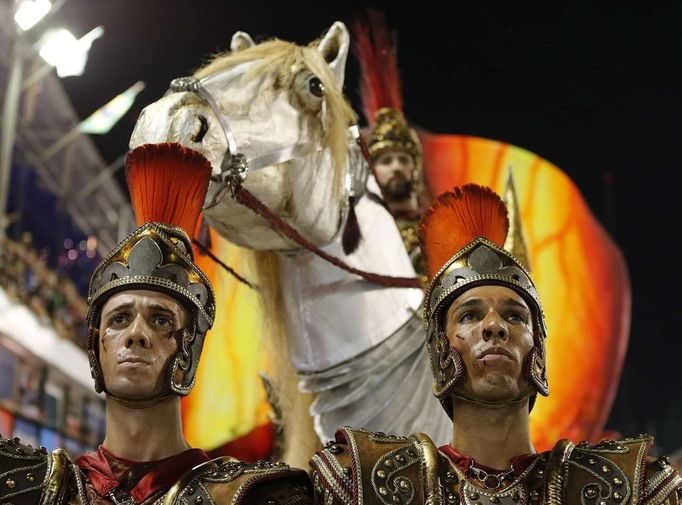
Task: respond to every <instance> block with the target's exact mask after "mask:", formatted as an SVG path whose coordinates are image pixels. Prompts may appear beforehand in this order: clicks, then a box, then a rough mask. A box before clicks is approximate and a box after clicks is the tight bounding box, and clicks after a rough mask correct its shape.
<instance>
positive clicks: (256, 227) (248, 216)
mask: <svg viewBox="0 0 682 505" xmlns="http://www.w3.org/2000/svg"><path fill="white" fill-rule="evenodd" d="M348 49H349V34H348V30H347V29H346V27H345V25H344V24H343V23H340V22H337V23H334V25H333V26H332V27H331V28H330V29H329V30H328V31H327V33H326V34H325V35H324V36H323V37H322V38H321V39H320V40H319V41H316V42H313V43H312V44H310V45H309V46H307V47H303V46H298V45H296V44H292V43H289V42H284V41H281V40H276V39H275V40H271V41H267V42H263V43H260V44H255V43H254V41H253V39H252V38H251V37H250V36H249V35H248V34H246V33H244V32H237V33H236V34H235V35H234V36H233V38H232V43H231V51H230V52H229V53H226V54H223V55H218V56H217V57H215V58H214V59H213V60H212V61H211V62H210V63H209V64H207V65H206V66H204V67H202V68H201V69H199V70H198V71H197V72H196V73H195V74H194V76H192V77H188V78H181V79H176V80H174V81H173V83H172V84H171V89H170V90H169V92H168V93H167V94H166V95H165V96H164V97H163V98H161V99H160V100H158V101H156V102H154V103H153V104H151V105H149V106H147V107H146V108H145V109H144V110H143V111H142V113H141V115H140V117H139V119H138V121H137V124H136V126H135V130H134V132H133V134H132V137H131V140H130V147H131V149H133V148H135V147H138V146H140V145H142V144H150V143H159V142H177V143H180V144H182V145H184V146H186V147H189V148H190V149H193V150H195V151H197V152H199V153H201V154H202V155H203V156H205V157H206V158H207V159H208V160H209V161H210V163H211V165H212V167H213V174H212V182H211V184H210V186H209V191H208V195H207V198H206V202H205V208H204V215H205V216H206V218H207V220H208V222H209V224H210V225H211V226H212V227H213V228H214V229H215V230H216V231H217V232H218V233H219V234H220V235H222V236H223V237H225V238H226V239H228V240H229V241H231V242H233V243H235V244H237V245H241V246H244V247H249V248H252V249H257V250H287V249H293V248H296V247H298V244H295V243H294V242H292V241H290V240H289V239H287V238H285V237H283V236H282V235H281V234H279V233H278V232H277V231H275V230H274V229H273V228H272V227H271V225H270V223H269V222H268V221H266V220H265V219H263V218H262V217H260V216H259V215H257V214H256V213H254V212H253V211H251V210H250V209H248V208H246V207H244V206H242V205H240V204H239V203H237V202H236V201H235V199H234V198H232V197H231V196H232V195H231V192H232V190H233V189H234V184H235V183H238V184H243V186H244V188H245V189H247V190H248V191H249V192H251V193H252V194H254V195H255V196H256V198H258V199H259V200H260V201H261V202H263V203H264V204H265V205H266V206H267V207H268V208H269V209H271V210H272V211H273V212H274V213H275V214H276V215H278V216H279V217H281V218H282V219H283V220H284V221H286V222H287V223H288V224H290V225H292V226H293V227H294V228H296V229H297V231H299V233H300V234H301V235H302V236H303V237H304V238H305V239H307V240H308V241H310V242H312V243H313V244H315V245H318V246H319V245H324V244H327V243H329V242H331V241H332V239H333V238H334V237H335V236H336V235H337V233H338V232H339V231H340V229H341V227H342V226H343V223H344V220H345V217H346V211H347V209H348V199H349V193H351V192H352V191H353V188H352V187H351V186H352V184H351V181H353V180H354V178H353V177H351V175H352V171H353V170H355V169H357V167H358V160H359V158H360V157H359V155H358V153H359V148H358V147H357V143H356V142H355V139H354V138H353V135H352V132H353V131H354V129H353V128H349V127H351V126H352V125H353V124H354V122H355V114H354V113H353V111H352V109H351V108H350V106H349V105H348V103H347V101H346V100H345V98H344V96H343V93H342V87H343V81H344V70H345V64H346V57H347V55H348Z"/></svg>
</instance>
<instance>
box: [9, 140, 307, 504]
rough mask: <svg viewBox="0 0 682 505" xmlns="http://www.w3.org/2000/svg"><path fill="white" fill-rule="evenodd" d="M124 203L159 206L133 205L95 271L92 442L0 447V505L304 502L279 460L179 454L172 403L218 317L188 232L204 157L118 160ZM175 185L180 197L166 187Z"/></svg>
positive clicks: (143, 153) (168, 148)
mask: <svg viewBox="0 0 682 505" xmlns="http://www.w3.org/2000/svg"><path fill="white" fill-rule="evenodd" d="M127 170H128V174H127V175H128V179H129V183H132V185H131V195H132V197H133V204H134V206H135V205H136V197H138V196H139V194H138V193H139V192H140V191H155V192H159V193H158V194H161V195H163V196H164V197H163V198H157V199H156V200H151V201H156V202H157V203H158V204H159V208H153V207H154V206H153V204H152V205H147V206H146V207H145V208H142V209H141V208H140V206H139V204H138V205H137V206H136V209H135V210H136V214H137V218H138V223H140V222H142V223H144V224H142V226H140V227H139V228H138V229H136V230H135V231H134V232H133V233H132V234H130V235H129V236H128V237H127V238H126V239H124V240H123V241H122V242H121V243H120V244H118V246H116V248H114V250H113V251H111V253H110V254H109V256H107V258H105V259H104V260H103V261H102V262H101V263H100V265H99V266H98V267H97V269H96V270H95V273H94V274H93V276H92V280H91V282H90V289H89V296H88V303H89V312H88V317H87V322H88V331H89V342H88V356H89V358H90V367H91V373H92V376H93V378H94V380H95V389H96V390H97V392H100V393H104V394H105V395H106V412H107V426H106V435H105V438H104V441H103V443H102V445H101V446H100V447H99V449H98V450H97V451H95V452H93V453H88V454H85V455H83V456H81V457H80V458H78V459H77V460H76V461H75V463H72V462H71V461H70V460H69V457H68V456H67V454H66V453H65V452H64V451H63V450H61V449H57V450H55V451H52V452H50V453H48V452H47V451H45V450H44V449H34V448H32V447H30V446H27V445H23V444H21V442H20V441H19V440H17V439H14V440H5V439H0V476H1V478H0V503H2V504H10V503H11V504H13V505H20V504H27V505H28V504H31V505H35V504H41V505H48V504H49V505H52V504H55V505H56V504H64V505H66V504H69V505H75V504H79V505H86V504H90V505H100V504H101V505H104V504H106V505H123V504H125V505H141V504H144V505H151V504H155V505H156V504H158V505H162V504H163V505H171V504H177V505H180V504H205V505H208V504H228V503H229V504H241V503H244V504H252V503H253V504H270V503H287V504H296V505H304V504H307V503H311V493H310V486H309V480H308V476H307V475H306V473H305V472H303V471H302V470H294V469H290V468H289V467H288V466H287V465H285V464H281V463H270V462H265V461H261V462H259V463H255V464H245V463H242V462H240V461H237V460H235V459H234V458H230V457H222V458H217V459H214V460H211V459H209V457H208V456H207V455H206V454H205V453H204V452H203V451H202V450H200V449H193V448H191V447H190V446H189V444H188V443H187V441H186V440H185V438H184V436H183V433H182V418H181V412H180V399H181V397H183V396H185V395H187V394H188V393H189V392H190V390H191V389H192V386H193V385H194V381H195V376H196V372H197V366H198V363H199V356H200V354H201V350H202V347H203V342H204V337H205V336H206V332H207V331H208V330H209V329H210V328H211V326H212V324H213V321H214V317H215V310H216V301H215V295H214V293H213V288H212V287H211V284H210V282H209V281H208V279H207V278H206V276H205V275H204V274H203V273H202V271H201V270H200V269H199V268H198V267H197V265H196V264H195V263H194V256H193V252H192V242H191V240H190V235H189V234H188V233H192V232H193V231H194V229H195V227H196V222H197V218H198V216H199V211H200V209H201V204H202V203H203V198H204V195H205V193H206V188H207V186H208V177H209V176H210V172H211V167H210V164H208V162H207V161H206V160H205V159H200V158H197V157H196V156H195V155H194V154H193V153H192V152H190V151H189V150H187V149H185V148H183V147H181V146H179V145H171V144H163V145H160V146H142V147H141V148H138V149H137V150H135V151H133V152H132V153H131V154H130V155H129V157H128V165H127ZM177 177H181V178H183V179H186V180H185V184H184V185H183V186H182V193H179V192H178V193H177V194H171V193H169V192H168V191H166V192H164V191H163V188H164V184H165V183H164V179H166V180H170V179H174V178H177Z"/></svg>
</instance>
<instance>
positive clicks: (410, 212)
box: [354, 10, 430, 281]
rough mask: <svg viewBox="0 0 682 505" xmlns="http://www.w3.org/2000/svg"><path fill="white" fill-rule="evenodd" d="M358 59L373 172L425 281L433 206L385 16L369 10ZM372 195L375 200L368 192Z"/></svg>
mask: <svg viewBox="0 0 682 505" xmlns="http://www.w3.org/2000/svg"><path fill="white" fill-rule="evenodd" d="M354 40H355V45H354V48H355V53H356V56H357V58H358V61H359V63H360V69H361V73H362V86H361V90H360V95H361V98H362V106H363V109H364V113H365V117H366V118H367V121H368V122H369V127H370V128H369V134H368V136H367V139H366V143H367V151H368V153H369V157H370V160H371V164H372V171H373V173H374V177H375V179H376V182H377V184H378V186H379V192H380V193H381V200H382V203H383V204H384V205H385V206H386V208H387V209H388V211H389V212H390V213H391V215H392V216H393V217H394V218H395V221H396V225H397V226H398V229H399V230H400V234H401V236H402V238H403V243H404V244H405V249H406V250H407V252H408V254H409V255H410V258H411V260H412V264H413V266H414V267H415V270H416V272H417V274H418V275H419V276H420V277H421V278H422V280H424V281H425V280H426V275H425V271H424V263H423V260H422V257H421V253H420V251H419V240H418V237H417V228H418V226H419V218H420V217H421V214H422V212H423V211H424V209H425V208H426V206H427V205H428V201H429V198H430V197H429V195H428V192H427V191H426V188H425V185H424V179H423V171H422V145H421V142H420V140H419V137H418V136H417V132H415V130H414V129H413V128H411V127H410V126H409V124H408V122H407V120H406V119H405V116H404V114H403V112H402V107H403V103H402V102H403V101H402V94H401V90H400V76H399V72H398V61H397V43H396V38H395V34H394V33H389V31H388V28H387V26H386V20H385V18H384V15H383V13H381V12H380V11H375V10H369V11H368V13H367V23H366V24H363V23H361V22H359V21H358V22H356V23H355V26H354ZM368 189H369V195H370V197H372V195H374V193H373V191H372V189H373V188H372V187H371V186H369V187H368Z"/></svg>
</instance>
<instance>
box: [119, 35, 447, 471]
mask: <svg viewBox="0 0 682 505" xmlns="http://www.w3.org/2000/svg"><path fill="white" fill-rule="evenodd" d="M231 49H232V51H231V53H228V54H226V55H222V56H219V57H217V58H216V59H214V60H213V61H212V62H211V63H210V64H208V65H207V66H205V67H204V68H202V69H200V70H199V71H198V72H197V73H196V74H195V76H194V77H191V78H181V79H176V80H175V81H174V82H173V83H172V85H171V90H170V91H169V93H167V95H166V96H165V97H163V98H162V99H160V100H159V101H157V102H155V103H153V104H151V105H149V106H148V107H147V108H145V110H144V111H143V112H142V114H141V115H140V118H139V120H138V123H137V125H136V127H135V130H134V132H133V135H132V138H131V141H130V147H131V149H133V148H136V147H138V146H141V145H143V144H150V143H162V142H175V143H179V144H182V145H184V146H186V147H188V148H191V149H192V150H195V151H197V152H199V153H201V154H202V155H203V156H205V157H206V158H207V159H208V160H209V161H210V163H211V165H212V167H213V177H212V182H211V184H210V186H209V191H208V196H207V198H206V202H205V207H204V211H203V212H204V216H205V217H206V219H207V220H208V222H209V224H210V226H211V227H213V228H214V230H215V231H217V233H218V234H220V235H221V236H222V237H224V238H226V239H227V240H229V241H230V242H232V243H234V244H237V245H239V246H242V247H245V248H249V249H252V250H255V251H259V252H258V253H257V255H258V257H259V261H258V265H260V267H259V271H258V274H259V279H258V281H257V284H258V288H259V293H260V295H261V296H262V297H263V299H264V302H265V303H264V307H265V314H267V317H268V318H269V319H271V321H272V322H274V323H277V321H281V323H282V324H280V325H278V324H273V325H272V327H273V328H274V331H273V333H274V335H273V339H272V341H271V343H270V344H269V345H270V347H271V348H272V351H273V352H274V353H275V354H277V355H280V356H282V355H284V356H288V359H289V361H290V363H291V365H293V368H294V369H295V371H296V372H297V377H298V380H297V383H298V391H299V393H312V403H307V402H294V404H295V405H298V408H299V410H300V409H301V408H304V409H306V410H307V411H308V412H309V416H308V414H307V413H306V414H305V415H306V416H308V419H310V416H312V420H313V423H312V426H314V430H315V433H316V434H317V437H315V436H314V434H313V433H312V430H310V425H311V423H302V422H300V418H298V419H299V420H297V413H296V412H294V411H293V410H296V409H295V407H292V406H291V405H290V404H285V405H283V409H282V410H283V419H282V421H283V424H284V434H285V442H286V445H287V446H288V447H286V448H285V452H284V455H283V457H284V458H285V459H287V460H289V461H290V462H293V463H296V464H305V463H306V461H307V458H309V457H310V456H311V454H312V451H313V450H314V449H315V448H316V447H317V446H318V445H319V443H320V441H327V440H330V439H332V438H333V434H334V431H335V429H336V428H338V427H340V426H344V425H353V426H356V427H364V428H367V429H369V430H382V431H385V432H389V433H395V434H409V433H412V432H415V431H424V432H427V433H429V434H430V435H431V436H433V437H434V438H435V439H436V440H437V441H438V442H441V443H445V442H447V440H448V439H449V438H450V435H451V433H450V432H451V424H450V421H449V419H448V418H447V416H446V415H445V414H444V412H443V410H442V408H441V407H440V405H439V404H438V402H437V400H435V398H433V396H432V395H431V394H430V389H431V380H432V379H431V373H430V371H429V365H428V361H427V355H426V353H425V352H424V349H423V342H424V332H423V327H422V322H421V318H420V315H419V311H420V309H419V307H420V304H421V301H422V296H423V295H422V291H421V289H419V288H417V287H387V286H386V285H381V284H376V283H372V282H368V281H367V280H365V279H363V278H361V277H360V276H358V275H356V274H355V273H353V272H354V271H355V270H354V269H357V270H362V271H364V272H369V273H371V274H383V275H388V276H392V277H398V278H403V279H405V278H410V279H411V278H414V277H415V272H414V270H413V268H412V265H411V263H410V260H409V258H408V256H407V253H406V252H405V249H404V246H403V243H402V240H401V237H400V234H399V232H398V230H397V228H396V226H395V223H394V220H393V218H392V217H391V215H390V214H389V213H388V211H387V210H386V209H385V208H384V207H383V206H382V205H381V204H380V203H377V202H376V201H374V200H373V199H370V198H368V197H366V196H363V193H364V191H365V188H367V189H368V190H369V191H373V192H375V193H379V188H378V186H377V185H376V182H375V181H374V179H373V177H372V176H371V175H368V174H367V171H366V170H367V167H366V164H365V163H364V160H363V159H362V156H361V155H360V153H359V147H358V145H357V143H356V141H355V138H354V135H353V134H352V133H353V131H354V129H353V127H352V125H353V123H354V122H355V116H354V114H353V112H352V110H351V109H350V107H349V106H348V104H347V102H346V100H345V99H344V97H343V94H342V86H343V81H344V67H345V63H346V57H347V54H348V50H349V34H348V31H347V29H346V27H345V26H344V25H343V24H342V23H339V22H337V23H335V24H334V25H333V26H332V27H331V28H330V30H329V31H328V32H327V33H326V34H325V35H324V36H323V37H322V39H321V41H319V42H316V43H314V44H313V45H311V46H308V47H301V46H297V45H295V44H291V43H288V42H283V41H279V40H272V41H268V42H264V43H261V44H257V45H256V44H254V43H253V41H252V39H251V38H250V37H249V36H248V35H246V34H244V33H241V32H239V33H237V34H236V35H235V36H234V37H233V39H232V46H231ZM349 126H351V128H350V129H349ZM236 187H242V188H244V189H245V190H247V191H248V192H249V193H250V194H252V195H254V196H255V199H257V200H258V201H259V202H261V203H262V204H263V205H264V206H265V207H266V208H267V209H269V210H270V211H271V212H272V213H274V214H275V215H276V216H278V218H280V219H281V220H282V221H283V222H285V223H286V225H288V226H290V227H291V228H293V229H294V230H296V232H297V233H298V234H300V236H301V237H302V239H303V240H299V241H295V240H292V238H291V236H292V235H291V234H290V233H289V234H287V233H284V232H283V231H282V226H273V224H272V223H271V222H270V221H269V220H267V219H265V218H264V217H263V216H262V215H260V214H259V213H257V212H254V211H253V210H252V209H251V208H248V207H246V206H244V205H242V203H240V202H239V201H237V199H236V198H235V197H234V196H235V188H236ZM349 201H351V202H353V203H354V212H355V214H356V216H357V222H358V223H359V225H360V229H361V232H362V239H361V240H360V242H359V246H358V247H357V249H356V250H355V252H353V253H352V254H349V255H346V254H344V252H343V248H342V246H341V234H342V232H343V229H344V226H345V223H346V220H347V216H348V214H349V211H350V207H349ZM286 225H285V227H286ZM302 242H307V243H309V244H312V245H313V246H315V247H317V248H320V249H321V250H322V251H323V252H322V254H323V255H324V254H327V255H331V256H332V257H335V258H341V259H342V261H343V262H344V263H345V265H346V267H347V270H343V269H340V268H338V267H337V266H335V265H333V264H331V263H330V262H328V261H327V260H325V259H324V258H322V257H320V256H319V255H318V254H314V253H313V252H310V251H309V250H308V249H306V248H304V247H302V246H301V243H302ZM348 270H350V271H348ZM219 310H222V311H227V312H229V311H230V308H229V307H221V308H219ZM230 317H239V314H236V313H235V314H230ZM274 337H285V339H282V340H281V342H282V345H281V347H280V344H278V342H280V340H279V339H277V338H274ZM267 343H268V342H267V341H266V342H263V344H267ZM278 373H279V374H280V376H279V377H274V378H273V379H274V383H275V385H276V386H277V387H278V388H279V389H280V391H284V389H286V386H291V379H290V378H289V382H288V381H287V376H286V374H285V373H284V372H283V371H282V370H280V371H279V372H278ZM294 384H295V383H294ZM279 395H280V397H283V398H286V396H287V395H286V393H285V392H280V393H279ZM283 401H284V400H283ZM289 403H291V402H289ZM318 438H319V440H318ZM292 446H293V447H296V449H297V451H296V452H297V454H298V455H297V456H295V455H293V453H292V452H291V449H292ZM286 449H288V450H286Z"/></svg>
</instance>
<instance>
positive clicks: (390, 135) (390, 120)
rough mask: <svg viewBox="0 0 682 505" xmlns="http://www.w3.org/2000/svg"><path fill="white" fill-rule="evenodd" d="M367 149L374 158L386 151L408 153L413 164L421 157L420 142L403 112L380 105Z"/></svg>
mask: <svg viewBox="0 0 682 505" xmlns="http://www.w3.org/2000/svg"><path fill="white" fill-rule="evenodd" d="M367 149H368V150H369V153H370V154H371V155H372V159H374V160H376V159H377V158H378V157H379V156H380V155H381V154H383V153H385V152H386V151H401V152H405V153H408V154H409V155H411V156H412V157H413V158H414V160H415V165H416V164H418V162H419V160H420V159H421V143H420V142H419V138H418V137H417V134H416V133H415V131H414V130H413V129H412V128H410V127H409V126H408V125H407V121H406V120H405V116H403V113H402V112H401V111H399V110H397V109H393V108H391V107H382V108H381V109H379V110H378V111H377V112H376V114H375V116H374V126H373V128H372V132H371V134H370V137H369V141H368V143H367Z"/></svg>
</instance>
